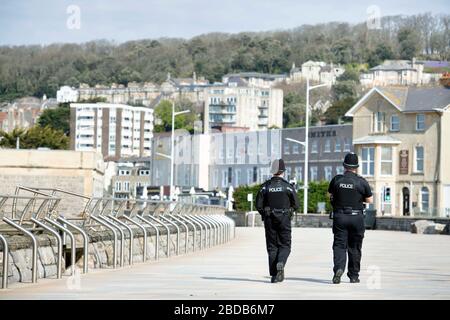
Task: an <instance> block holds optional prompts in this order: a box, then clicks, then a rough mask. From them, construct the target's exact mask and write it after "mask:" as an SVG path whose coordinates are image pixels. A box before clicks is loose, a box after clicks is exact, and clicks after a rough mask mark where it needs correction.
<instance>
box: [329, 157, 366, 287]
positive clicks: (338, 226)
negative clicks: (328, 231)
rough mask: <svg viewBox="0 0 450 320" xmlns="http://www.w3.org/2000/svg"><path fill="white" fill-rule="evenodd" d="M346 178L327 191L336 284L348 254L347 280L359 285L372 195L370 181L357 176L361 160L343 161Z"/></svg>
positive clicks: (338, 178)
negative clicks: (366, 214) (366, 205)
mask: <svg viewBox="0 0 450 320" xmlns="http://www.w3.org/2000/svg"><path fill="white" fill-rule="evenodd" d="M343 165H344V169H345V172H344V174H338V175H337V176H335V177H334V178H333V179H332V180H331V182H330V185H329V187H328V193H329V196H330V200H331V204H332V206H333V212H332V213H331V218H332V219H333V234H334V242H333V260H334V269H333V271H334V277H333V283H336V284H337V283H340V282H341V276H342V274H343V273H344V270H345V264H346V260H347V254H348V272H347V276H348V277H349V278H350V282H351V283H358V282H359V270H360V262H361V247H362V242H363V238H364V230H365V228H364V214H363V212H364V203H372V202H373V197H372V191H371V190H370V186H369V184H368V183H367V181H366V180H365V179H364V178H363V177H361V176H359V175H357V174H356V171H357V168H358V167H359V164H358V156H357V155H356V154H354V153H353V152H352V153H348V154H347V155H346V156H345V159H344V163H343Z"/></svg>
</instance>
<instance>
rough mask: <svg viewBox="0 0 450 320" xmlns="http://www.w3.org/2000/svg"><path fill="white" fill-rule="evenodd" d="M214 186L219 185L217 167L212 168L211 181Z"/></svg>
mask: <svg viewBox="0 0 450 320" xmlns="http://www.w3.org/2000/svg"><path fill="white" fill-rule="evenodd" d="M213 184H214V186H219V170H218V169H214V181H213Z"/></svg>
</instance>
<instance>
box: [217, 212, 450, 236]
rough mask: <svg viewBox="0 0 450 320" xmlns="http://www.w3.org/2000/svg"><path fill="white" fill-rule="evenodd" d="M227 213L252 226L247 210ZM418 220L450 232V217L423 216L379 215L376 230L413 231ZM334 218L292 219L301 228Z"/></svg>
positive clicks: (258, 217) (257, 217) (328, 224)
mask: <svg viewBox="0 0 450 320" xmlns="http://www.w3.org/2000/svg"><path fill="white" fill-rule="evenodd" d="M226 215H227V216H228V217H229V218H231V219H233V220H234V222H235V224H236V226H238V227H250V226H252V224H253V216H252V214H248V215H246V214H245V212H234V211H228V212H226ZM418 220H428V221H433V222H435V223H441V224H445V225H447V229H446V230H447V233H448V232H450V231H449V229H450V218H423V217H415V218H413V217H377V219H376V227H375V229H376V230H391V231H407V232H410V231H411V223H413V222H415V221H418ZM254 226H255V227H262V226H263V223H262V221H261V215H260V214H259V213H256V215H255V220H254ZM332 226H333V220H331V219H330V218H329V215H328V214H308V215H306V216H305V215H303V214H297V215H296V216H295V217H294V218H293V219H292V227H300V228H331V227H332Z"/></svg>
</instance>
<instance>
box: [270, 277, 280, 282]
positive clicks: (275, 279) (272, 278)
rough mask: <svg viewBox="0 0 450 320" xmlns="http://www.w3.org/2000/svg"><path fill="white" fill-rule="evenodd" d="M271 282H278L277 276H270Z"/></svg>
mask: <svg viewBox="0 0 450 320" xmlns="http://www.w3.org/2000/svg"><path fill="white" fill-rule="evenodd" d="M270 282H272V283H276V282H278V281H277V276H272V277H271V278H270Z"/></svg>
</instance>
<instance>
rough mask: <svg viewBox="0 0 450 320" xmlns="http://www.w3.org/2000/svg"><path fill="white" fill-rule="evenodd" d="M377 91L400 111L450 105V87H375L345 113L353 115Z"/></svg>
mask: <svg viewBox="0 0 450 320" xmlns="http://www.w3.org/2000/svg"><path fill="white" fill-rule="evenodd" d="M375 93H378V94H380V95H381V96H382V97H383V98H385V99H386V100H387V101H388V102H389V103H390V104H391V105H392V106H393V107H395V108H396V109H397V110H398V111H400V112H427V111H435V110H436V109H445V108H448V107H449V105H450V89H449V88H445V87H441V86H437V87H382V88H380V87H375V88H372V89H371V90H370V91H369V92H367V93H366V94H365V95H364V96H363V97H362V98H361V99H359V101H358V102H357V103H356V104H355V105H354V106H353V107H351V108H350V110H348V111H347V113H346V114H345V116H346V117H353V116H354V114H355V112H356V111H357V110H358V109H359V108H360V107H361V106H362V105H363V104H364V103H365V102H366V101H367V100H368V99H369V98H370V97H371V96H372V95H373V94H375Z"/></svg>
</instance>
